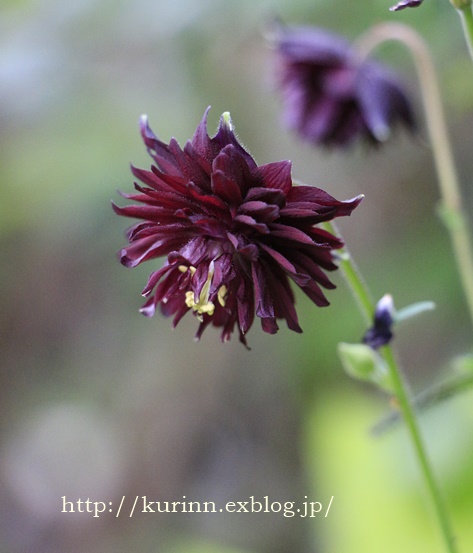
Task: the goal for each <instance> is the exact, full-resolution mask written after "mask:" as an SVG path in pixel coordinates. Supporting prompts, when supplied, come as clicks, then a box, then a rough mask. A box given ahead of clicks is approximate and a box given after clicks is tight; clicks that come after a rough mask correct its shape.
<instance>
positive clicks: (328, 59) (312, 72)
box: [275, 27, 415, 146]
mask: <svg viewBox="0 0 473 553" xmlns="http://www.w3.org/2000/svg"><path fill="white" fill-rule="evenodd" d="M275 46H276V50H277V53H278V58H279V65H278V66H277V70H278V81H279V84H280V88H281V92H282V97H283V104H284V122H285V124H286V125H287V126H288V127H289V128H291V129H294V130H296V131H297V132H298V133H299V135H300V136H301V137H302V138H303V139H305V140H307V141H309V142H312V143H314V144H317V145H324V146H346V145H348V144H349V143H351V142H353V141H354V140H355V139H356V138H357V137H361V138H364V139H365V140H366V141H367V142H369V143H371V144H378V143H380V142H383V141H385V140H386V139H387V138H388V137H389V135H390V133H391V129H392V127H393V126H394V125H395V124H396V123H401V124H403V125H405V126H406V127H407V128H408V129H410V130H413V129H414V128H415V121H414V115H413V110H412V108H411V105H410V102H409V100H408V98H407V96H406V94H405V92H404V90H403V89H402V86H401V84H400V82H399V80H398V79H397V77H395V76H394V75H393V73H391V72H390V71H389V70H388V69H387V68H386V67H384V66H383V65H381V64H379V63H376V62H374V61H369V60H368V61H359V60H358V59H357V56H356V52H355V51H354V49H353V48H352V46H351V45H350V43H349V42H347V41H346V40H345V39H343V38H342V37H340V36H338V35H336V34H333V33H330V32H328V31H326V30H323V29H318V28H313V27H279V28H278V29H277V30H276V33H275Z"/></svg>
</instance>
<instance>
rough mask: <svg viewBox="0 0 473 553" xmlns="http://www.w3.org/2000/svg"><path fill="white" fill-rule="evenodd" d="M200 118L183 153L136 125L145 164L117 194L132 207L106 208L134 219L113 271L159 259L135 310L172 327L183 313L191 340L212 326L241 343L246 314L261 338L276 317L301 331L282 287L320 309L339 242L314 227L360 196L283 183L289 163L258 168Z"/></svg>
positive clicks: (223, 132) (226, 126)
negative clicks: (195, 323) (190, 318)
mask: <svg viewBox="0 0 473 553" xmlns="http://www.w3.org/2000/svg"><path fill="white" fill-rule="evenodd" d="M207 111H208V110H207ZM206 120H207V112H206V113H205V115H204V117H203V119H202V121H201V123H200V124H199V126H198V127H197V130H196V132H195V134H194V137H193V138H192V140H190V141H188V142H187V144H186V145H185V147H184V149H181V148H180V147H179V145H178V143H177V141H176V140H175V139H174V138H173V139H171V141H170V143H169V145H168V144H165V143H164V142H161V141H160V140H159V139H158V138H157V137H156V136H155V135H154V133H153V132H152V131H151V129H150V128H149V126H148V123H147V119H146V117H143V118H142V120H141V134H142V136H143V140H144V142H145V144H146V146H147V148H148V152H149V153H150V155H151V157H152V158H153V159H154V162H155V165H152V166H151V171H146V170H143V169H137V168H136V167H132V172H133V174H134V176H135V177H136V178H137V179H138V180H139V181H141V183H142V184H138V183H135V188H136V190H137V191H138V193H133V194H123V196H124V197H125V198H128V199H130V200H134V201H136V202H138V205H129V206H126V207H118V206H116V205H115V204H113V208H114V210H115V212H116V213H118V214H119V215H124V216H126V217H133V218H137V219H141V221H140V222H138V223H137V224H135V225H134V226H132V227H131V228H130V229H129V230H128V234H127V236H128V240H129V242H130V245H129V246H127V247H125V248H124V249H122V250H121V252H120V258H121V262H122V263H123V265H125V266H126V267H135V266H136V265H138V264H139V263H142V262H143V261H148V260H151V259H155V258H157V257H161V256H167V261H166V262H165V263H164V266H163V267H162V268H160V269H159V270H157V271H154V272H153V273H152V274H151V276H150V277H149V280H148V284H147V285H146V287H145V288H144V290H143V295H144V296H146V297H147V298H148V300H147V301H146V303H145V304H144V305H143V307H142V308H141V312H142V313H143V314H144V315H146V316H152V315H153V314H154V312H155V310H156V307H157V306H158V305H159V306H160V307H161V311H162V312H163V313H164V315H174V321H173V326H176V325H177V323H178V322H179V321H180V319H181V318H182V317H183V316H184V315H185V314H186V313H187V312H188V311H191V312H192V313H193V314H194V315H195V316H196V317H197V318H198V320H199V321H200V325H199V328H198V330H197V334H196V339H199V338H200V336H201V335H202V332H203V331H204V329H205V328H206V327H207V326H208V325H209V324H213V325H215V326H216V327H221V328H222V341H227V340H229V339H230V336H231V334H232V331H233V329H234V326H235V325H237V327H238V330H239V333H240V340H241V341H242V342H243V343H244V344H246V340H245V334H246V333H247V331H248V330H249V328H250V327H251V325H252V323H253V319H254V314H255V311H256V315H257V316H258V317H260V318H261V324H262V328H263V330H264V331H265V332H269V333H271V334H273V333H275V332H276V331H277V330H278V325H277V322H276V319H285V320H286V322H287V325H288V327H289V328H290V329H291V330H295V331H296V332H301V328H300V327H299V324H298V320H297V315H296V311H295V307H294V295H293V292H292V290H291V287H290V285H289V280H290V279H291V280H293V281H294V282H295V283H296V284H297V285H298V286H299V287H300V288H302V290H303V291H304V292H305V293H306V294H307V295H308V296H309V298H310V299H311V300H312V301H313V302H314V303H315V304H316V305H319V306H323V305H327V304H328V301H327V300H326V298H325V296H324V294H323V292H322V290H321V288H320V286H323V287H325V288H334V285H333V284H332V283H331V282H330V280H329V279H328V278H327V276H326V275H325V274H324V270H328V271H331V270H334V269H336V265H335V264H334V262H333V259H332V250H334V249H337V248H340V247H341V246H342V242H341V241H340V240H339V239H338V238H336V237H335V236H333V235H331V234H330V233H328V232H326V231H324V230H322V229H320V228H317V227H315V226H314V225H316V224H317V223H320V222H322V221H329V220H331V219H333V218H335V217H340V216H343V215H350V213H351V212H352V210H353V209H354V208H355V207H356V206H357V205H358V204H359V203H360V201H361V199H362V197H361V196H359V197H357V198H354V199H352V200H348V201H345V202H339V201H337V200H336V199H335V198H333V197H332V196H330V195H329V194H327V193H326V192H324V191H323V190H321V189H319V188H315V187H312V186H293V183H292V179H291V163H290V162H289V161H280V162H276V163H268V164H267V165H260V166H258V165H257V164H256V162H255V160H254V159H253V158H252V157H251V155H250V154H249V153H248V152H247V151H246V150H245V149H244V148H243V147H242V146H241V144H240V143H239V142H238V140H237V138H236V136H235V134H234V132H233V127H232V123H231V119H230V116H229V114H228V113H224V114H223V115H222V117H221V119H220V125H219V128H218V132H217V134H216V135H215V136H214V137H213V138H210V137H209V136H208V134H207V127H206Z"/></svg>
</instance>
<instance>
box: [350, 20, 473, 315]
mask: <svg viewBox="0 0 473 553" xmlns="http://www.w3.org/2000/svg"><path fill="white" fill-rule="evenodd" d="M462 13H463V15H464V16H465V17H467V22H468V28H469V31H470V32H471V33H472V35H471V36H473V15H472V13H471V9H470V10H469V11H468V10H466V9H465V10H462ZM467 14H468V16H467ZM388 40H395V41H399V42H401V43H402V44H404V45H405V46H407V48H408V49H409V51H410V52H411V54H412V57H413V59H414V63H415V66H416V69H417V73H418V77H419V83H420V87H421V92H422V96H423V101H424V108H425V117H426V121H427V126H428V131H429V135H430V141H431V144H432V149H433V155H434V160H435V165H436V170H437V175H438V180H439V187H440V194H441V205H440V210H439V211H440V215H441V216H442V219H443V222H444V224H445V226H446V228H447V230H448V232H449V234H450V239H451V242H452V246H453V253H454V256H455V259H456V263H457V268H458V271H459V275H460V280H461V283H462V286H463V290H464V293H465V297H466V301H467V306H468V309H469V314H470V318H471V321H472V323H473V256H472V246H471V240H470V235H469V230H468V224H467V219H466V216H465V213H464V210H463V200H462V197H461V192H460V186H459V182H458V177H457V172H456V169H455V164H454V161H453V155H452V151H451V147H450V141H449V138H448V132H447V125H446V122H445V116H444V112H443V108H442V102H441V99H440V91H439V86H438V81H437V78H436V74H435V69H434V65H433V62H432V58H431V56H430V53H429V49H428V47H427V45H426V44H425V42H424V40H423V39H422V38H421V37H420V36H419V35H418V34H417V33H416V32H415V31H414V30H413V29H411V28H410V27H408V26H406V25H403V24H400V23H382V24H380V25H377V26H375V27H373V28H372V29H371V30H370V31H368V32H367V33H366V34H365V35H363V36H362V37H361V39H360V40H359V41H358V43H357V51H358V53H359V55H360V57H362V58H364V57H365V56H367V55H368V53H369V52H371V51H372V50H373V49H374V48H375V47H376V46H378V45H379V44H381V43H383V42H386V41H388Z"/></svg>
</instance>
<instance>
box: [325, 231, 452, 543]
mask: <svg viewBox="0 0 473 553" xmlns="http://www.w3.org/2000/svg"><path fill="white" fill-rule="evenodd" d="M323 226H324V228H325V229H326V230H327V231H328V232H330V233H332V234H335V235H337V236H340V233H339V231H338V229H337V228H336V226H335V225H334V224H333V223H332V222H327V223H324V224H323ZM340 237H341V236H340ZM340 269H341V270H342V272H343V275H344V277H345V279H346V281H347V283H348V285H349V288H350V289H351V291H352V292H353V295H354V297H355V298H356V300H357V304H358V306H359V308H360V311H361V313H362V315H363V316H364V318H365V319H367V320H369V322H370V323H371V322H372V320H373V319H372V314H373V313H374V311H375V305H374V303H373V300H372V299H371V298H372V295H371V293H370V291H369V288H368V286H367V284H366V282H365V280H364V279H363V277H362V275H361V273H360V271H359V270H358V268H357V266H356V264H355V262H354V260H353V258H352V256H351V254H350V253H349V251H348V249H347V248H346V247H345V248H344V249H342V250H341V252H340ZM379 353H380V354H381V356H382V357H383V359H384V361H385V363H386V365H387V367H388V370H389V374H390V377H391V381H392V385H393V393H394V396H395V398H396V402H397V406H398V408H399V411H400V412H401V414H402V417H403V419H404V422H405V424H406V428H407V430H408V433H409V436H410V439H411V442H412V445H413V449H414V452H415V455H416V458H417V461H418V464H419V467H420V470H421V472H422V475H423V477H424V481H425V484H426V487H427V490H428V493H429V497H430V499H431V502H432V505H433V507H434V510H435V512H436V515H437V519H438V522H439V526H440V529H441V533H442V535H443V538H444V541H445V545H446V551H448V553H457V551H458V550H457V547H456V542H455V537H454V534H453V530H452V527H451V525H450V521H449V517H448V514H447V509H446V506H445V502H444V499H443V497H442V494H441V493H440V488H439V486H438V484H437V481H436V479H435V476H434V472H433V470H432V466H431V463H430V460H429V457H428V455H427V450H426V448H425V445H424V442H423V439H422V436H421V432H420V428H419V424H418V421H417V418H416V412H415V409H414V406H413V403H412V400H411V395H410V393H409V390H408V387H407V384H406V382H405V379H404V377H403V374H402V372H401V370H400V368H399V366H398V363H397V361H396V358H395V355H394V352H393V350H392V348H391V346H389V345H386V346H383V347H382V348H380V350H379Z"/></svg>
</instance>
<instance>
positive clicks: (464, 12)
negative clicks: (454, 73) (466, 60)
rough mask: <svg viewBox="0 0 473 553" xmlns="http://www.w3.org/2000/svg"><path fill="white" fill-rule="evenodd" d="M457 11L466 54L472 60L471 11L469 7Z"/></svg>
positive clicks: (472, 32) (472, 15) (472, 18)
mask: <svg viewBox="0 0 473 553" xmlns="http://www.w3.org/2000/svg"><path fill="white" fill-rule="evenodd" d="M457 11H458V15H459V16H460V19H461V22H462V27H463V34H464V35H465V40H466V44H467V46H468V52H469V53H470V57H471V59H472V60H473V11H472V8H471V5H466V6H463V7H462V8H457Z"/></svg>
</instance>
